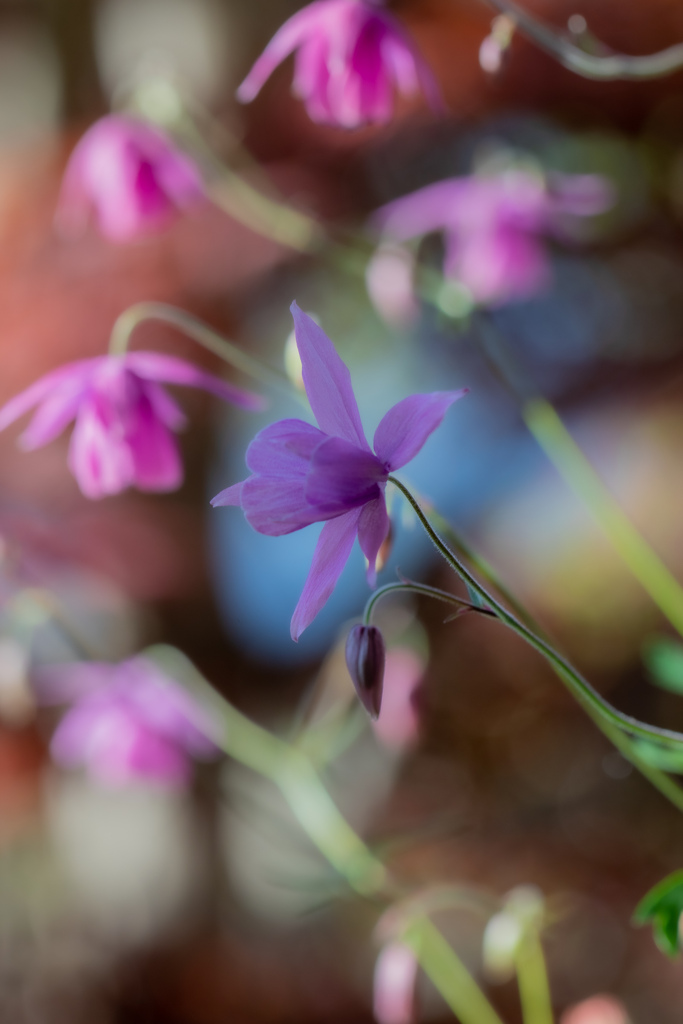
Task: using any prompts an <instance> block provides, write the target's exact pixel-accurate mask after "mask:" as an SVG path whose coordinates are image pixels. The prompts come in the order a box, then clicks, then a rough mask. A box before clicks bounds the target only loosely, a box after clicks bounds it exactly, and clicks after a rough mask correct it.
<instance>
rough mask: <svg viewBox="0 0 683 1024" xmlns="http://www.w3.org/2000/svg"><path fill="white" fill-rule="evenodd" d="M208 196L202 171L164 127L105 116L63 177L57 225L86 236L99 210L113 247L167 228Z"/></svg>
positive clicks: (87, 136)
mask: <svg viewBox="0 0 683 1024" xmlns="http://www.w3.org/2000/svg"><path fill="white" fill-rule="evenodd" d="M203 195H204V187H203V184H202V177H201V174H200V171H199V168H198V167H197V166H196V164H195V163H194V162H193V161H192V160H191V159H190V158H189V157H188V156H186V155H185V154H184V153H182V152H181V151H180V150H179V149H178V148H177V146H176V145H175V144H174V143H173V142H172V140H171V139H170V138H169V137H168V136H167V135H166V134H165V133H164V132H162V131H161V130H160V129H159V128H155V127H153V126H152V125H149V124H147V123H146V122H144V121H139V120H136V119H135V118H133V117H127V116H124V115H122V114H110V115H109V116H108V117H103V118H101V120H99V121H97V122H96V123H95V124H94V125H93V126H92V128H90V129H89V130H88V131H87V132H86V133H85V135H84V136H83V138H82V139H81V140H80V142H79V143H78V145H77V146H76V148H75V149H74V151H73V153H72V154H71V159H70V160H69V163H68V165H67V168H66V172H65V174H64V180H63V182H62V191H61V194H60V197H59V204H58V208H57V224H58V226H59V227H60V228H61V229H62V230H63V231H64V232H65V233H67V234H78V233H80V232H82V231H83V229H84V227H85V224H86V221H87V218H88V214H89V213H90V212H91V210H94V213H95V218H96V220H97V225H98V227H99V229H100V231H101V232H102V234H103V235H104V236H105V238H109V239H111V240H112V241H114V242H128V241H131V239H134V238H138V237H139V236H140V235H144V234H148V233H149V232H151V231H157V230H158V229H160V228H163V227H165V226H166V225H167V224H168V223H169V222H170V221H171V220H172V219H173V217H174V216H175V214H176V213H177V211H178V210H183V209H185V207H187V206H190V205H191V204H192V203H195V202H197V201H198V200H199V199H201V198H202V196H203Z"/></svg>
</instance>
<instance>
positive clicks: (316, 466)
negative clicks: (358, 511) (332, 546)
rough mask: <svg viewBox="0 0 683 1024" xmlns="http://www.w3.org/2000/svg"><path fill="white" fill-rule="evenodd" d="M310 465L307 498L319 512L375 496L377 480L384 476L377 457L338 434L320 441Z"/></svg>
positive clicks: (334, 511)
mask: <svg viewBox="0 0 683 1024" xmlns="http://www.w3.org/2000/svg"><path fill="white" fill-rule="evenodd" d="M310 466H311V468H310V472H309V474H308V476H307V478H306V485H305V494H306V499H307V501H308V502H309V503H310V504H311V505H313V506H314V507H315V508H317V509H319V510H320V512H324V513H328V514H332V515H339V514H340V513H342V512H348V511H349V509H352V508H355V507H356V506H358V505H363V504H365V502H366V501H370V500H372V499H373V498H376V497H377V495H378V493H379V490H378V486H377V485H378V482H379V481H380V480H385V479H386V475H387V474H386V472H385V469H384V466H383V465H382V463H381V462H380V461H379V459H378V458H376V456H374V455H372V454H371V452H367V451H365V449H363V448H359V447H358V445H356V444H351V443H350V442H349V441H344V440H342V438H340V437H328V438H327V440H325V441H323V442H322V444H319V445H318V447H317V448H316V449H315V451H314V452H313V456H312V458H311V463H310ZM323 518H324V517H323Z"/></svg>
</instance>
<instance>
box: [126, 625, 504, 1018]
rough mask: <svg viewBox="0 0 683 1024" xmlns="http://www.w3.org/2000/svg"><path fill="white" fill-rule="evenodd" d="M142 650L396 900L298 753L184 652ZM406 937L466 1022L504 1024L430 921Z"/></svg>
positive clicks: (369, 887) (351, 864) (340, 860)
mask: <svg viewBox="0 0 683 1024" xmlns="http://www.w3.org/2000/svg"><path fill="white" fill-rule="evenodd" d="M144 653H145V656H146V657H148V658H151V659H153V660H154V661H155V662H156V663H157V664H159V665H160V666H161V667H162V668H163V669H164V670H165V671H166V672H168V673H169V675H171V676H172V677H175V678H176V679H179V680H180V681H182V682H183V683H184V684H185V685H186V686H187V687H188V689H190V690H191V691H193V692H194V693H195V695H196V696H197V699H198V701H199V702H200V706H202V707H204V708H205V709H206V711H207V712H208V714H209V715H210V721H211V722H213V723H218V728H217V729H216V730H215V734H214V735H213V737H212V738H213V739H214V742H216V743H217V745H218V746H219V747H220V749H221V750H223V751H224V752H225V753H226V754H228V755H229V756H230V757H232V758H234V760H236V761H239V762H240V763H241V764H244V765H246V766H247V767H248V768H251V769H252V770H253V771H255V772H258V773H259V774H260V775H263V776H264V777H265V778H267V779H269V780H270V781H271V782H273V783H274V784H275V785H276V786H277V787H278V788H279V789H280V791H281V792H282V794H283V796H284V797H285V799H286V801H287V803H288V804H289V806H290V808H291V810H292V812H293V813H294V816H295V817H296V819H297V821H298V822H299V824H300V825H301V827H302V829H303V830H304V832H305V833H306V834H307V835H308V837H309V839H311V840H312V842H313V843H314V844H315V846H317V848H318V849H319V850H320V852H321V853H322V854H323V856H324V857H325V858H326V859H327V860H328V861H329V863H330V864H331V865H332V866H333V867H334V868H335V869H336V870H337V871H338V872H339V874H341V875H342V876H343V877H344V878H345V879H346V881H347V882H348V883H349V885H350V886H351V887H352V888H353V889H355V890H356V892H358V893H360V894H361V895H363V896H377V897H382V896H387V895H393V893H392V889H393V888H394V885H393V883H392V881H391V879H390V877H389V874H388V872H387V869H386V867H385V866H384V864H382V862H381V861H380V860H378V859H377V857H375V855H374V854H373V853H372V852H371V851H370V850H369V849H368V847H367V846H366V845H365V843H364V842H363V840H362V839H361V838H360V836H358V835H357V834H356V833H355V832H354V830H353V829H352V828H351V826H350V825H349V823H348V822H347V821H346V819H345V818H344V817H343V815H342V814H341V812H340V811H339V810H338V808H337V806H336V804H335V803H334V801H333V800H332V798H331V797H330V795H329V793H328V792H327V789H326V788H325V786H324V785H323V783H322V781H321V779H320V777H319V775H318V774H317V772H316V771H315V768H314V767H313V765H312V764H311V762H310V761H309V760H308V758H307V757H306V756H305V755H303V754H302V753H301V751H299V750H297V749H295V748H293V747H291V746H289V744H287V743H284V742H283V741H282V740H280V739H278V738H277V737H276V736H274V735H273V734H272V733H270V732H268V731H267V730H266V729H262V728H261V726H259V725H256V723H255V722H252V721H251V720H250V719H249V718H247V717H246V716H245V715H243V714H242V713H241V712H239V711H238V710H237V709H236V708H234V707H233V706H232V705H231V704H229V703H228V701H226V700H225V699H224V698H223V697H221V696H220V694H218V693H217V692H216V691H215V690H214V689H213V687H212V686H211V685H210V684H209V683H208V682H207V680H206V679H204V677H203V676H202V675H201V673H200V672H199V671H198V670H197V669H196V668H195V667H194V665H192V663H191V662H190V661H189V660H188V659H187V658H185V657H184V655H182V654H181V653H180V652H179V651H177V650H175V649H174V648H171V647H167V646H166V645H163V644H159V645H157V646H155V647H150V648H148V649H147V650H146V651H145V652H144ZM404 939H405V941H406V942H407V943H408V944H409V945H411V948H413V950H414V952H415V955H416V956H417V959H418V961H419V963H420V965H421V967H422V969H423V970H424V971H425V973H426V974H427V975H428V977H430V978H431V979H432V981H433V982H434V984H435V985H436V987H437V989H438V990H439V992H440V993H441V995H442V996H443V998H444V999H445V1000H446V1002H447V1003H448V1005H449V1006H450V1007H451V1009H452V1010H453V1012H454V1013H456V1015H457V1016H458V1017H459V1019H460V1021H461V1024H503V1022H502V1021H501V1019H500V1017H499V1016H498V1014H497V1013H496V1011H495V1010H494V1009H493V1007H492V1006H491V1004H490V1003H489V1001H488V999H487V998H486V996H485V995H484V993H483V991H482V990H481V989H480V988H479V986H478V985H477V983H476V981H475V980H474V978H473V977H472V975H471V974H470V973H469V971H468V970H467V968H466V967H465V966H464V964H463V963H462V961H461V960H460V958H459V957H458V956H457V954H456V953H455V952H454V951H453V949H452V948H451V947H450V945H449V944H448V943H447V942H446V940H445V939H444V938H443V936H442V935H441V933H440V932H439V931H438V930H437V929H436V928H435V927H434V925H433V924H432V923H431V921H430V920H429V918H428V917H426V916H418V917H416V918H414V919H413V920H412V921H411V922H410V924H409V925H408V927H407V931H406V935H405V936H404Z"/></svg>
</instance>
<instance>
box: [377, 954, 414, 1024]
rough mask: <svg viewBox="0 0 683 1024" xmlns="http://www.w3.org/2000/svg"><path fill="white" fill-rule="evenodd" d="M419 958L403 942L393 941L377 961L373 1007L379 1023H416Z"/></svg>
mask: <svg viewBox="0 0 683 1024" xmlns="http://www.w3.org/2000/svg"><path fill="white" fill-rule="evenodd" d="M416 982H417V959H416V957H415V954H414V953H413V951H412V949H410V947H409V946H406V945H405V943H403V942H390V943H389V944H388V945H386V946H385V947H384V949H383V950H382V951H381V953H380V954H379V956H378V957H377V963H376V965H375V978H374V992H373V1011H374V1015H375V1020H376V1021H377V1022H378V1024H413V1021H414V1020H415V1017H416V1014H415V985H416Z"/></svg>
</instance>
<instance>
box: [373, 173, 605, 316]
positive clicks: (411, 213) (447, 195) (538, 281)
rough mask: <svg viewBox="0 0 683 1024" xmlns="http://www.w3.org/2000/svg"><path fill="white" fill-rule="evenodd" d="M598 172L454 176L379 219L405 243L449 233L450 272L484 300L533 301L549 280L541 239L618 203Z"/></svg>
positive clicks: (483, 302)
mask: <svg viewBox="0 0 683 1024" xmlns="http://www.w3.org/2000/svg"><path fill="white" fill-rule="evenodd" d="M612 202H613V195H612V192H611V189H610V187H609V184H608V182H606V181H605V179H604V178H601V177H600V176H598V175H593V174H585V175H556V176H555V177H554V178H552V179H550V180H549V181H546V180H545V179H544V178H542V177H540V176H539V175H535V174H531V173H529V172H528V171H518V170H514V171H506V172H505V173H503V174H496V175H489V176H485V175H471V176H469V177H465V178H449V179H447V180H446V181H439V182H437V183H436V184H434V185H428V186H427V187H426V188H422V189H420V190H419V191H417V192H413V193H411V195H408V196H404V197H403V198H401V199H397V200H396V201H395V202H393V203H389V204H388V205H387V206H384V207H382V209H381V210H379V211H378V213H377V214H376V215H375V218H374V220H375V224H376V225H377V226H378V227H379V228H380V229H381V230H382V231H383V232H384V234H385V235H386V236H387V237H388V238H390V239H392V240H394V241H398V242H402V241H406V240H407V239H409V238H414V237H416V236H420V235H426V234H429V233H431V232H433V231H443V232H444V235H445V246H446V254H445V260H444V273H445V274H446V276H447V277H450V278H454V279H456V280H458V281H460V282H461V283H462V284H463V285H465V286H466V287H467V288H468V289H469V291H470V292H471V294H472V298H473V299H474V301H475V302H476V303H478V304H479V305H484V306H486V305H488V306H496V305H500V304H501V303H504V302H508V301H510V299H514V298H526V297H527V296H529V295H533V294H534V293H535V292H537V291H539V290H540V289H541V288H542V287H543V286H544V285H546V284H547V283H548V281H549V279H550V264H549V261H548V258H547V255H546V252H545V248H544V246H543V243H542V242H541V240H540V236H541V235H543V234H556V235H558V234H561V233H562V218H563V217H564V216H565V215H567V214H570V215H574V216H591V215H593V214H596V213H601V212H602V211H603V210H606V209H607V208H608V207H609V206H611V204H612Z"/></svg>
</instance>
